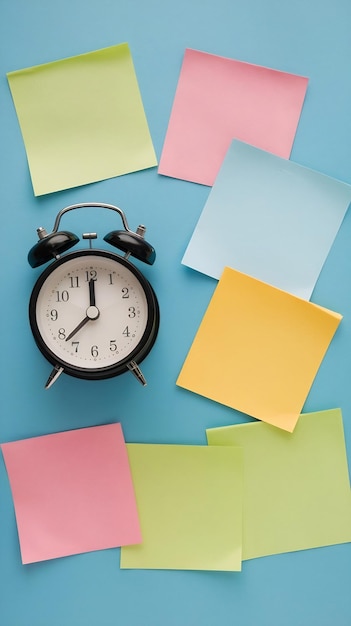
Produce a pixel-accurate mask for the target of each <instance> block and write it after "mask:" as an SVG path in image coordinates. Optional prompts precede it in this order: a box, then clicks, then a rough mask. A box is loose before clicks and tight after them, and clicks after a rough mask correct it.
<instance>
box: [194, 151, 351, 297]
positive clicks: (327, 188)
mask: <svg viewBox="0 0 351 626" xmlns="http://www.w3.org/2000/svg"><path fill="white" fill-rule="evenodd" d="M350 202H351V185H347V184H346V183H343V182H340V181H338V180H335V179H334V178H330V177H328V176H325V175H324V174H320V173H319V172H315V171H313V170H310V169H308V168H306V167H303V166H301V165H297V164H296V163H293V162H292V161H287V160H286V159H282V158H280V157H277V156H275V155H273V154H269V153H268V152H264V151H263V150H259V149H258V148H254V147H253V146H249V145H248V144H245V143H242V142H240V141H233V142H232V144H231V146H230V148H229V150H228V152H227V154H226V157H225V159H224V162H223V164H222V166H221V168H220V171H219V174H218V176H217V178H216V181H215V184H214V186H213V188H212V189H211V192H210V194H209V197H208V199H207V202H206V204H205V207H204V209H203V211H202V213H201V216H200V219H199V221H198V223H197V226H196V228H195V230H194V233H193V236H192V238H191V240H190V243H189V245H188V248H187V250H186V252H185V255H184V257H183V261H182V262H183V263H184V264H185V265H188V266H189V267H191V268H193V269H195V270H198V271H200V272H203V273H204V274H208V275H209V276H212V277H213V278H219V277H220V275H221V274H222V271H223V269H224V267H226V266H229V267H235V269H237V270H239V271H240V272H245V274H249V275H250V276H254V277H255V278H258V279H259V280H263V281H264V282H266V283H269V284H270V285H274V286H275V287H279V288H280V289H284V290H285V291H289V293H293V294H294V295H297V296H299V297H300V298H306V299H307V300H309V298H310V297H311V294H312V291H313V289H314V287H315V284H316V282H317V279H318V276H319V274H320V271H321V269H322V267H323V264H324V262H325V260H326V258H327V255H328V253H329V251H330V248H331V246H332V244H333V241H334V239H335V236H336V234H337V232H338V230H339V228H340V225H341V223H342V220H343V218H344V216H345V213H346V211H347V208H348V206H349V204H350Z"/></svg>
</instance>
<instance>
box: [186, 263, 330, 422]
mask: <svg viewBox="0 0 351 626" xmlns="http://www.w3.org/2000/svg"><path fill="white" fill-rule="evenodd" d="M341 319H342V317H341V315H339V314H338V313H334V312H333V311H328V310H327V309H323V308H322V307H319V306H318V305H316V304H313V303H311V302H307V301H306V300H302V299H300V298H297V297H296V296H292V295H291V294H289V293H286V292H285V291H281V290H280V289H276V288H275V287H271V286H270V285H267V284H266V283H263V282H261V281H258V280H256V279H255V278H252V277H251V276H247V275H246V274H241V273H240V272H237V271H236V270H232V269H230V268H225V270H224V272H223V275H222V277H221V279H220V281H219V283H218V285H217V288H216V289H215V292H214V294H213V297H212V299H211V301H210V304H209V306H208V308H207V311H206V313H205V315H204V317H203V320H202V322H201V324H200V327H199V329H198V332H197V334H196V336H195V339H194V341H193V344H192V346H191V348H190V351H189V353H188V355H187V358H186V360H185V363H184V365H183V367H182V370H181V372H180V374H179V377H178V380H177V384H178V385H180V386H181V387H185V388H186V389H189V390H190V391H193V392H195V393H198V394H201V395H202V396H205V397H207V398H210V399H211V400H215V401H216V402H220V403H222V404H225V405H226V406H229V407H232V408H233V409H237V410H238V411H242V412H243V413H247V414H248V415H251V416H253V417H256V418H257V419H260V420H263V421H264V422H268V423H269V424H273V425H274V426H278V427H280V428H283V429H284V430H288V431H290V432H292V431H293V430H294V427H295V425H296V422H297V420H298V417H299V414H300V413H301V409H302V406H303V404H304V402H305V400H306V397H307V395H308V392H309V390H310V387H311V385H312V382H313V380H314V378H315V376H316V373H317V371H318V368H319V366H320V364H321V361H322V359H323V357H324V355H325V353H326V351H327V348H328V346H329V343H330V341H331V340H332V337H333V335H334V333H335V331H336V329H337V327H338V325H339V323H340V321H341Z"/></svg>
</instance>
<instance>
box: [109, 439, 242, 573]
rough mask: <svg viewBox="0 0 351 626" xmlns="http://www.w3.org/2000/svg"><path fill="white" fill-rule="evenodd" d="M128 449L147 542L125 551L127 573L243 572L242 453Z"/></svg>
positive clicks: (231, 449) (194, 448)
mask: <svg viewBox="0 0 351 626" xmlns="http://www.w3.org/2000/svg"><path fill="white" fill-rule="evenodd" d="M127 450H128V456H129V462H130V466H131V472H132V477H133V482H134V489H135V494H136V500H137V507H138V512H139V519H140V525H141V533H142V543H141V544H140V545H138V546H128V549H124V548H123V549H122V550H121V568H137V569H181V570H223V571H240V570H241V547H242V451H241V450H240V448H235V447H231V446H228V447H218V448H217V447H209V446H191V445H188V446H187V445H179V446H177V445H161V444H127ZM228 493H230V495H231V497H230V498H228ZM129 548H131V549H129Z"/></svg>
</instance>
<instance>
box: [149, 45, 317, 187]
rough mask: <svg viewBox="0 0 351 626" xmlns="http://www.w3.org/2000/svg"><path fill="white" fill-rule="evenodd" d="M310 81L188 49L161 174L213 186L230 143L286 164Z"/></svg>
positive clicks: (172, 114)
mask: <svg viewBox="0 0 351 626" xmlns="http://www.w3.org/2000/svg"><path fill="white" fill-rule="evenodd" d="M307 83H308V79H307V78H304V77H302V76H295V75H294V74H287V73H286V72H280V71H277V70H273V69H269V68H267V67H261V66H259V65H252V64H250V63H244V62H242V61H236V60H234V59H227V58H224V57H220V56H216V55H214V54H208V53H205V52H200V51H198V50H190V49H187V50H186V51H185V55H184V60H183V65H182V68H181V72H180V77H179V81H178V86H177V90H176V94H175V99H174V103H173V108H172V112H171V116H170V121H169V125H168V130H167V134H166V139H165V143H164V146H163V151H162V156H161V160H160V167H159V173H160V174H165V175H166V176H173V177H174V178H182V179H184V180H190V181H193V182H195V183H201V184H203V185H213V183H214V180H215V178H216V176H217V173H218V170H219V168H220V165H221V163H222V161H223V158H224V156H225V153H226V152H227V150H228V147H229V145H230V142H231V141H232V139H235V138H236V139H239V140H241V141H245V142H247V143H250V144H252V145H254V146H257V147H258V148H262V150H268V151H269V152H273V153H274V154H277V155H278V156H282V157H285V158H289V156H290V152H291V149H292V145H293V141H294V137H295V133H296V129H297V125H298V122H299V118H300V114H301V110H302V106H303V101H304V98H305V94H306V89H307Z"/></svg>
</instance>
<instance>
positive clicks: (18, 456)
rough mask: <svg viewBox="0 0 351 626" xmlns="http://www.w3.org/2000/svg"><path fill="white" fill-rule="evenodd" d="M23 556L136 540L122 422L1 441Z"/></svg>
mask: <svg viewBox="0 0 351 626" xmlns="http://www.w3.org/2000/svg"><path fill="white" fill-rule="evenodd" d="M1 448H2V452H3V456H4V460H5V465H6V469H7V472H8V476H9V481H10V486H11V490H12V496H13V501H14V506H15V513H16V519H17V528H18V535H19V541H20V548H21V556H22V563H24V564H25V563H33V562H36V561H45V560H47V559H54V558H57V557H63V556H68V555H71V554H79V553H82V552H91V551H93V550H103V549H106V548H113V547H117V546H122V545H129V544H135V543H140V542H141V533H140V526H139V519H138V513H137V507H136V501H135V495H134V488H133V482H132V478H131V473H130V468H129V461H128V455H127V451H126V446H125V442H124V438H123V432H122V428H121V425H120V424H109V425H105V426H94V427H91V428H82V429H79V430H72V431H67V432H62V433H57V434H53V435H44V436H42V437H33V438H32V439H24V440H21V441H14V442H11V443H4V444H2V445H1Z"/></svg>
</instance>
